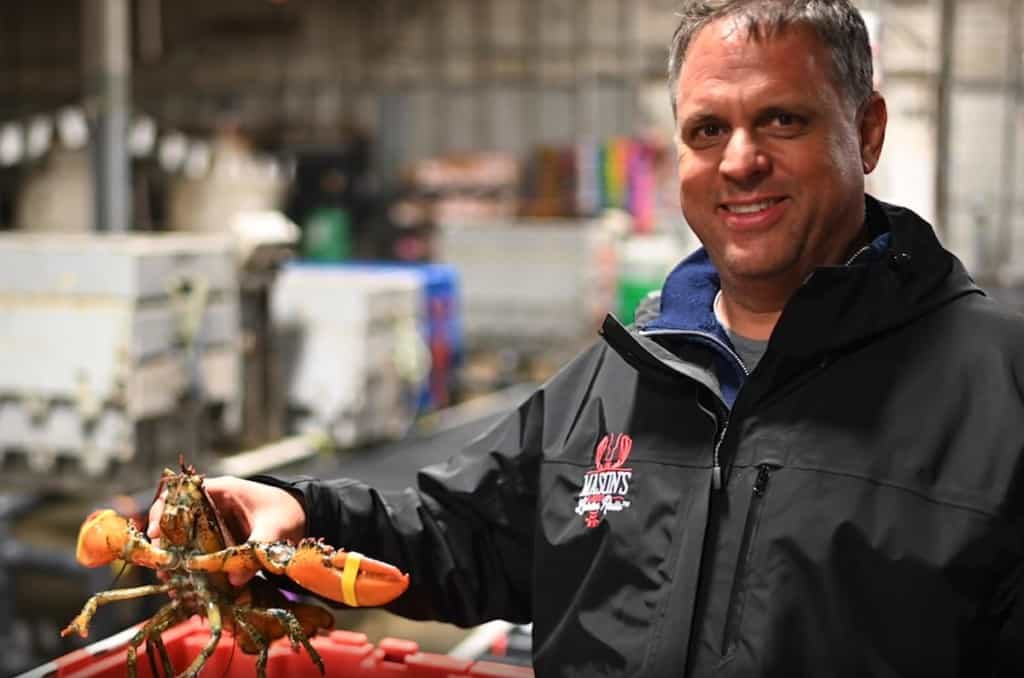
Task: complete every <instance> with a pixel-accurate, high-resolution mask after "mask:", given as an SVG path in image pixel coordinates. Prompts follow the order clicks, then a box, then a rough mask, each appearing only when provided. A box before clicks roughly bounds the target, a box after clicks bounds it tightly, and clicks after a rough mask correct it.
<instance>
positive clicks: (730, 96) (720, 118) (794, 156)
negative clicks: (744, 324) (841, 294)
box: [676, 19, 885, 296]
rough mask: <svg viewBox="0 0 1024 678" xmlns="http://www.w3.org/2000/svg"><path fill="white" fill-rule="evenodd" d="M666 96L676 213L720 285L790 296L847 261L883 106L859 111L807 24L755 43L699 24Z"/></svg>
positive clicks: (727, 23)
mask: <svg viewBox="0 0 1024 678" xmlns="http://www.w3.org/2000/svg"><path fill="white" fill-rule="evenodd" d="M676 97H677V100H676V103H677V111H678V113H677V120H678V123H677V126H678V130H677V133H678V140H679V144H678V147H679V193H680V199H681V202H682V206H683V214H684V215H685V216H686V220H687V222H688V223H689V224H690V226H691V228H693V230H694V231H695V232H696V234H697V236H698V237H699V238H700V239H701V241H702V242H703V243H704V246H705V247H706V248H707V250H708V253H709V255H710V256H711V259H712V261H713V262H714V263H715V265H716V267H717V268H718V270H719V273H720V274H721V276H722V282H723V286H732V287H736V286H739V285H744V284H750V283H753V284H755V285H760V286H761V287H762V288H765V286H767V288H766V291H772V290H774V291H778V292H779V293H781V294H784V295H785V296H788V294H789V293H790V292H791V291H792V290H793V289H795V288H796V287H797V286H798V285H799V284H800V283H801V282H802V281H803V280H804V279H805V278H806V277H807V275H809V274H810V272H811V271H813V270H814V268H815V267H816V266H818V265H821V264H828V263H835V262H837V261H839V260H841V259H842V258H843V257H844V256H845V255H846V254H847V252H848V248H849V247H850V245H851V243H852V241H853V240H854V238H855V237H856V235H857V233H858V232H859V229H860V228H861V224H862V223H863V215H864V173H865V171H870V170H871V169H873V168H874V165H875V163H876V162H877V153H878V151H879V150H880V149H881V141H882V137H883V136H884V128H885V110H884V102H882V101H881V99H873V100H872V102H871V103H870V104H869V105H868V106H866V107H865V110H868V111H869V113H868V114H867V115H863V116H862V115H858V112H857V110H856V108H855V107H854V106H853V105H852V104H850V103H849V102H848V101H846V100H845V99H844V98H843V96H842V95H841V94H840V93H839V91H838V90H837V88H836V87H835V85H834V84H833V81H832V77H831V60H830V57H829V54H828V52H827V51H826V49H825V48H824V47H823V46H822V45H821V43H820V42H819V40H818V38H817V36H816V35H815V34H814V32H813V31H812V30H811V29H809V28H807V27H803V26H789V27H787V28H786V29H784V30H783V31H780V32H777V33H775V34H774V35H772V36H771V37H769V38H765V39H762V40H757V41H755V40H751V39H750V38H749V36H748V35H747V33H746V32H745V30H743V29H741V28H738V27H737V26H736V24H735V23H734V22H733V21H732V20H731V19H722V20H719V21H716V22H714V23H711V24H709V25H708V26H706V27H705V28H704V29H702V30H701V31H700V32H699V33H698V34H697V35H696V36H695V38H694V40H693V41H692V42H691V44H690V47H689V50H688V52H687V54H686V57H685V61H684V62H683V65H682V70H681V72H680V75H679V81H678V89H677V91H676ZM879 109H880V110H879ZM865 132H866V133H867V136H866V137H865ZM876 142H877V143H876Z"/></svg>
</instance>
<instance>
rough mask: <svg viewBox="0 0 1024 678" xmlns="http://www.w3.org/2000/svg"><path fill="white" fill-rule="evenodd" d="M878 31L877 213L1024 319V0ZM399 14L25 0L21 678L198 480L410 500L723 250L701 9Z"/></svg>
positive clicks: (972, 2)
mask: <svg viewBox="0 0 1024 678" xmlns="http://www.w3.org/2000/svg"><path fill="white" fill-rule="evenodd" d="M856 4H858V6H859V7H860V8H861V9H862V10H863V11H864V14H865V18H866V20H867V22H868V25H869V29H870V32H871V36H872V41H873V44H874V47H875V55H876V78H877V86H878V88H879V89H881V91H882V92H883V93H884V94H885V96H886V97H887V99H888V103H889V116H890V119H889V131H888V136H887V140H886V147H885V152H884V154H883V160H882V163H881V166H880V167H879V169H878V170H877V171H876V172H875V173H874V174H873V175H871V177H870V178H869V189H870V191H871V192H872V193H874V194H875V195H876V196H878V197H880V198H882V199H888V200H892V201H894V202H898V203H901V204H904V205H907V206H909V207H911V208H913V209H914V210H916V211H917V212H919V213H920V214H922V216H924V217H925V218H927V219H929V220H930V221H932V222H933V223H934V224H935V225H936V227H937V229H938V231H939V233H940V237H941V238H942V240H943V241H944V243H945V244H946V245H947V247H949V248H950V249H952V250H953V251H954V252H955V253H956V254H957V255H958V256H959V257H961V259H963V261H964V262H965V264H966V265H967V266H968V268H969V270H970V271H971V272H972V274H973V275H974V276H975V278H976V279H977V280H978V281H979V282H980V283H981V284H982V285H983V286H985V287H986V288H987V289H988V290H989V291H990V292H991V293H992V294H993V295H994V296H996V297H997V298H999V299H1001V300H1003V301H1004V302H1005V303H1007V304H1009V305H1012V306H1014V307H1016V308H1022V307H1024V295H1022V294H1021V292H1020V290H1021V288H1022V287H1024V182H1022V180H1021V179H1022V177H1024V0H960V1H959V2H954V0H873V1H872V0H862V1H861V2H857V3H856ZM370 5H371V3H365V2H347V1H343V0H217V1H216V2H209V1H207V2H199V1H197V0H176V1H175V2H170V1H166V0H36V1H34V2H5V3H4V6H3V15H2V17H3V18H2V20H0V647H2V648H3V649H2V650H0V675H15V674H17V673H20V672H22V671H26V670H28V669H31V668H33V667H38V666H40V665H42V664H44V663H45V662H47V661H50V660H52V659H53V658H55V657H59V656H61V655H64V654H66V653H68V652H70V651H71V650H73V649H75V648H77V647H80V646H81V645H82V644H83V641H80V640H78V639H69V640H62V639H60V638H59V636H58V631H59V629H60V628H62V627H63V626H64V625H65V624H66V623H67V621H68V620H69V619H70V618H71V617H72V616H73V615H74V614H75V613H76V612H77V611H78V609H79V607H80V606H81V604H82V603H83V602H84V600H85V598H86V597H87V596H88V595H89V593H91V592H94V591H97V590H100V589H105V588H110V587H111V586H112V585H113V582H114V580H115V578H116V577H117V576H118V572H119V570H115V569H109V568H102V569H101V570H99V571H91V572H85V571H84V570H83V569H82V568H80V567H79V566H77V565H76V564H75V563H74V560H73V550H74V539H75V535H76V532H77V529H78V525H79V524H80V522H81V520H82V519H83V518H84V516H85V515H86V514H87V513H88V512H89V511H90V510H91V509H92V508H94V507H96V506H100V505H114V506H116V507H118V508H119V509H120V510H122V511H124V512H126V513H129V514H131V515H136V516H141V515H143V514H144V512H145V510H146V508H147V506H148V503H149V501H150V500H151V499H152V495H153V492H154V490H155V486H156V482H157V480H158V477H159V473H160V471H161V469H162V468H164V467H165V466H171V467H176V466H177V463H178V458H179V455H184V457H185V459H186V460H187V461H189V462H191V463H193V464H195V465H196V466H198V467H199V468H200V470H202V471H205V472H207V473H209V474H218V473H233V474H238V475H251V474H255V473H262V472H276V473H284V474H289V473H312V474H319V475H324V476H333V475H353V476H357V477H360V478H364V479H367V480H369V481H371V482H374V483H376V484H377V485H379V486H381V487H383V488H385V489H400V488H401V487H403V486H405V485H406V484H407V483H409V482H411V481H412V480H413V478H414V472H415V469H417V468H418V467H420V466H422V465H423V464H425V463H430V462H433V461H439V460H441V459H444V458H445V457H446V456H447V455H449V454H451V453H452V452H454V451H456V450H457V449H458V447H459V446H460V445H461V444H462V443H464V442H465V441H467V440H468V439H469V438H470V437H472V436H473V435H475V434H477V433H479V432H480V431H482V430H483V428H485V427H486V426H487V425H488V424H489V423H490V422H492V421H494V419H495V417H497V416H498V415H499V414H500V412H502V411H503V410H505V409H507V408H508V407H511V406H513V405H514V404H516V403H517V402H518V400H519V399H520V398H522V397H523V396H524V395H525V394H526V393H528V392H529V389H530V387H531V386H532V385H534V384H537V383H538V382H540V381H542V380H543V379H545V378H546V377H548V376H550V375H551V374H552V373H553V372H554V371H555V370H557V368H558V367H559V366H560V365H561V364H562V363H563V362H564V361H565V360H566V359H567V358H568V357H569V356H571V355H572V354H573V353H574V352H575V351H576V350H578V349H579V348H581V347H582V346H584V345H585V344H586V343H588V342H590V341H592V340H593V338H594V334H595V330H596V327H597V326H598V324H599V323H600V321H601V319H602V318H603V317H604V315H605V314H606V313H608V312H612V313H615V314H616V315H617V316H618V317H619V318H620V319H623V320H625V321H630V320H632V316H633V311H634V309H635V307H636V304H637V303H638V301H639V300H640V299H641V298H642V297H643V296H644V295H645V294H647V293H648V292H649V291H651V290H653V289H656V288H658V287H660V284H661V282H662V280H663V278H664V276H665V274H666V273H667V272H668V270H670V268H671V267H672V266H673V265H674V264H675V263H676V262H677V261H678V260H679V259H680V258H681V257H682V256H684V255H685V254H686V253H688V252H689V251H691V250H692V249H693V248H694V247H696V245H697V243H696V241H695V239H694V238H693V236H692V235H691V234H690V232H689V230H688V228H687V226H686V224H685V222H684V221H683V219H682V217H681V215H680V212H679V206H678V198H677V195H676V184H675V179H674V168H675V156H674V150H673V148H672V142H671V138H672V120H671V112H670V108H669V99H668V92H667V88H666V85H665V63H666V58H667V44H668V41H669V39H670V37H671V34H672V31H673V29H674V27H675V19H674V16H673V12H674V9H675V7H676V5H677V3H676V2H675V0H418V1H417V2H408V1H403V0H378V1H377V2H375V3H372V6H370ZM338 546H344V545H338ZM149 577H151V575H150V574H149V573H146V572H133V571H128V572H126V573H124V574H122V575H121V576H120V579H119V583H118V585H125V584H127V583H129V582H131V583H139V582H145V581H147V580H148V578H149ZM154 609H155V607H154V603H152V602H146V601H138V602H134V603H121V604H119V605H111V606H108V607H106V608H104V609H103V610H102V611H101V612H100V613H99V615H98V616H97V618H96V623H95V625H94V630H93V635H92V638H91V639H90V640H93V639H98V638H103V637H105V636H109V635H111V634H112V633H114V632H116V631H119V630H120V629H123V628H125V627H126V626H128V625H130V624H132V623H134V622H137V621H139V620H141V619H142V618H144V617H145V616H147V615H148V614H150V613H152V611H153V610H154ZM337 614H338V616H339V625H341V626H342V627H344V628H351V629H363V630H367V631H368V632H369V634H370V636H371V638H375V637H378V636H381V635H402V636H406V637H411V638H414V639H416V640H418V641H419V642H421V643H423V644H424V646H425V647H429V648H434V649H436V650H437V651H440V652H444V651H447V650H448V649H449V648H451V647H452V646H453V645H455V644H456V643H458V642H460V641H462V640H464V639H465V637H466V634H467V631H464V630H458V629H452V628H449V627H444V626H443V625H429V624H411V623H407V622H401V621H399V620H397V619H394V618H391V617H388V616H386V615H381V614H374V613H365V612H359V613H355V612H344V613H343V612H339V613H337ZM506 646H507V643H506Z"/></svg>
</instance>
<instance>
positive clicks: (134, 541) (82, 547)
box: [75, 509, 171, 569]
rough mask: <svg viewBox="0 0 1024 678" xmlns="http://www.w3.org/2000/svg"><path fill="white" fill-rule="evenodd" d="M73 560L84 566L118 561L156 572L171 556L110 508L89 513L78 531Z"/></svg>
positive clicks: (97, 565) (96, 565) (95, 565)
mask: <svg viewBox="0 0 1024 678" xmlns="http://www.w3.org/2000/svg"><path fill="white" fill-rule="evenodd" d="M75 558H77V559H78V562H79V563H81V564H82V565H84V566H85V567H99V566H100V565H106V564H107V563H111V562H113V561H115V560H117V559H119V558H120V559H123V560H127V561H129V562H132V563H135V564H136V565H142V566H144V567H149V568H153V569H156V568H159V567H161V566H163V565H167V564H168V563H169V562H170V560H171V554H169V553H167V552H166V551H161V550H159V549H156V548H154V547H153V546H152V545H151V544H150V543H149V542H148V541H147V540H146V538H145V537H144V536H143V535H142V533H141V532H139V531H138V529H136V527H135V526H134V525H133V524H132V523H131V521H130V520H128V519H127V518H125V517H124V516H122V515H120V514H118V513H117V512H116V511H114V510H113V509H99V510H96V511H93V512H92V513H90V514H89V517H88V518H86V519H85V522H84V523H82V527H81V529H79V530H78V544H77V545H76V547H75Z"/></svg>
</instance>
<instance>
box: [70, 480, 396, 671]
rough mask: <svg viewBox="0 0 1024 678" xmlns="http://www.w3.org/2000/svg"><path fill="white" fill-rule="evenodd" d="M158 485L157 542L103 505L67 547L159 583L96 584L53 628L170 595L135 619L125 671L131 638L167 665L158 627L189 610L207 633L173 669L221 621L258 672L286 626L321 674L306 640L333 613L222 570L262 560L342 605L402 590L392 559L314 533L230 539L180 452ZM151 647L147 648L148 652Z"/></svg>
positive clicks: (78, 629)
mask: <svg viewBox="0 0 1024 678" xmlns="http://www.w3.org/2000/svg"><path fill="white" fill-rule="evenodd" d="M161 492H165V493H166V494H165V500H164V509H163V512H162V514H161V515H160V533H161V541H160V544H159V546H158V545H156V544H154V543H152V542H150V541H149V539H148V538H147V537H146V536H145V535H144V534H143V533H142V532H141V531H140V530H139V529H138V528H136V527H135V525H134V524H133V523H132V521H131V520H129V519H128V518H126V517H124V516H122V515H119V514H118V513H116V512H115V511H113V510H111V509H100V510H97V511H94V512H93V513H91V514H90V515H89V516H88V517H87V518H86V519H85V522H84V523H83V524H82V527H81V529H80V530H79V534H78V543H77V546H76V550H75V556H76V558H77V559H78V562H79V563H80V564H82V565H84V566H85V567H99V566H101V565H106V564H108V563H111V562H113V561H114V560H123V561H125V562H127V563H132V564H135V565H138V566H142V567H147V568H151V569H154V570H157V571H158V572H160V579H161V583H159V584H151V585H147V586H139V587H134V588H128V589H117V590H112V591H103V592H100V593H97V594H95V595H93V596H92V597H90V598H89V599H88V601H86V603H85V605H84V606H83V607H82V611H81V612H80V613H79V614H78V615H77V616H76V617H75V618H74V619H73V620H72V621H71V623H70V624H68V625H67V627H65V628H64V629H63V630H62V631H61V636H68V635H70V634H71V633H78V634H79V635H80V636H82V637H83V638H85V637H87V636H88V634H89V622H90V621H91V620H92V618H93V616H94V615H95V614H96V611H97V609H98V608H99V607H100V606H102V605H105V604H107V603H112V602H115V601H119V600H129V599H132V598H139V597H142V596H147V595H154V594H161V593H167V594H169V595H170V597H171V601H170V602H169V603H167V604H166V605H164V606H163V607H161V608H160V609H159V610H158V611H157V612H156V614H154V615H153V616H152V617H151V618H149V619H148V620H146V621H145V622H143V623H142V624H141V625H140V627H139V629H138V631H137V632H136V633H135V634H134V635H133V636H132V638H131V640H130V641H129V643H128V651H127V664H128V675H129V676H130V677H132V678H134V677H135V676H136V661H137V653H138V647H139V646H140V645H141V644H142V643H143V642H145V643H146V644H147V647H149V646H152V647H154V648H155V649H156V652H157V653H158V654H159V659H160V662H161V665H162V668H163V672H164V674H165V675H167V676H171V675H173V674H174V669H173V667H172V666H171V661H170V658H169V655H168V652H167V648H166V646H165V645H164V644H163V642H162V641H161V638H160V635H161V634H162V633H163V632H164V631H166V630H167V629H169V628H170V627H172V626H174V625H175V624H178V623H180V622H182V621H185V620H186V619H188V618H190V617H191V616H192V615H195V614H199V615H203V616H205V617H206V619H207V621H208V623H209V627H210V639H209V641H208V642H207V644H206V645H205V646H204V647H203V648H202V650H201V651H200V653H199V655H197V656H196V657H195V659H194V660H193V661H192V663H191V664H189V666H188V667H187V668H186V669H185V671H184V673H182V674H181V675H180V676H179V678H194V677H195V676H196V675H198V673H199V671H200V670H201V669H202V668H203V665H204V664H205V663H206V661H207V660H208V659H209V658H210V656H211V655H212V654H213V652H214V649H215V648H216V646H217V643H218V642H219V641H220V637H221V632H222V630H223V629H227V630H228V631H230V632H231V633H232V634H233V635H234V637H235V638H236V640H237V642H238V644H239V646H240V647H241V649H242V651H243V652H246V653H248V654H256V655H258V657H257V659H256V671H257V675H258V676H259V678H265V675H266V664H267V658H268V651H269V645H270V642H271V641H273V640H276V639H278V638H282V637H285V636H287V637H288V639H289V641H290V643H291V647H292V650H293V651H295V652H298V651H299V645H301V646H302V647H304V648H305V650H306V652H307V653H309V656H310V658H311V659H312V660H313V663H314V664H316V666H317V668H318V669H319V670H320V674H321V675H323V674H324V665H323V660H322V659H321V658H320V656H319V654H318V653H317V651H316V649H315V648H314V647H313V645H312V644H311V643H310V642H309V638H310V637H312V636H313V635H315V634H316V633H318V632H319V631H320V630H321V629H324V630H327V629H330V628H331V627H332V626H333V624H334V617H333V615H331V614H330V612H328V610H326V609H325V608H324V607H322V606H320V605H315V604H305V603H297V602H293V601H290V600H288V599H287V598H286V597H285V596H284V595H283V594H282V593H281V592H280V591H279V590H278V589H277V588H276V587H275V586H274V585H273V584H271V583H270V582H269V581H267V580H266V579H264V578H261V577H254V578H252V579H250V580H249V582H248V583H247V584H245V585H244V586H241V587H236V586H232V585H231V583H230V582H229V581H228V573H230V572H238V571H241V570H246V571H253V570H256V569H262V570H264V571H265V572H268V573H271V574H275V575H284V576H286V577H288V578H289V579H291V580H292V581H294V582H295V583H297V584H299V585H300V586H302V587H304V588H306V589H308V590H310V591H312V592H314V593H316V594H318V595H320V596H323V597H325V598H327V599H329V600H333V601H336V602H341V603H345V604H346V605H349V606H373V605H384V604H386V603H388V602H390V601H392V600H394V599H395V598H397V597H398V596H399V595H401V594H402V593H403V592H404V591H405V590H406V588H407V587H408V585H409V576H408V575H407V574H403V573H402V572H401V571H400V570H399V569H398V568H396V567H394V566H393V565H389V564H387V563H384V562H381V561H379V560H374V559H372V558H369V557H365V556H362V555H360V554H358V553H355V552H352V551H344V550H341V549H334V548H332V547H331V546H328V545H327V544H325V543H324V542H323V541H322V540H316V539H308V538H307V539H303V540H301V541H300V542H299V543H298V544H293V543H291V542H288V541H277V542H246V543H244V544H232V543H231V540H230V535H229V533H228V531H227V530H225V529H224V526H223V521H222V520H221V517H220V515H219V513H218V511H217V508H216V506H215V505H214V503H213V502H212V501H211V500H210V498H209V495H208V494H207V492H206V491H205V489H204V488H203V476H202V475H200V474H199V473H197V471H196V469H195V468H194V467H193V466H191V465H186V464H185V463H184V461H182V462H181V472H180V473H176V472H175V471H172V470H171V469H165V470H164V472H163V475H162V477H161V480H160V485H159V488H158V490H157V494H158V496H159V494H160V493H161ZM152 657H153V654H152V653H151V654H150V659H151V661H153V659H152Z"/></svg>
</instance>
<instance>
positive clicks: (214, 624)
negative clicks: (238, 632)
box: [178, 600, 222, 678]
mask: <svg viewBox="0 0 1024 678" xmlns="http://www.w3.org/2000/svg"><path fill="white" fill-rule="evenodd" d="M206 620H207V621H208V622H210V640H209V641H207V643H206V645H204V646H203V649H202V650H201V651H200V652H199V656H197V657H196V658H195V659H193V660H192V663H191V664H189V665H188V668H187V669H185V672H184V673H182V674H181V675H180V676H179V677H178V678H196V676H198V675H199V672H200V671H202V670H203V664H205V663H206V660H208V659H209V658H210V656H211V655H212V654H213V651H214V649H215V648H216V647H217V643H219V642H220V633H221V629H222V626H221V618H220V608H219V607H217V603H215V602H213V601H212V600H211V601H208V602H207V603H206Z"/></svg>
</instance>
